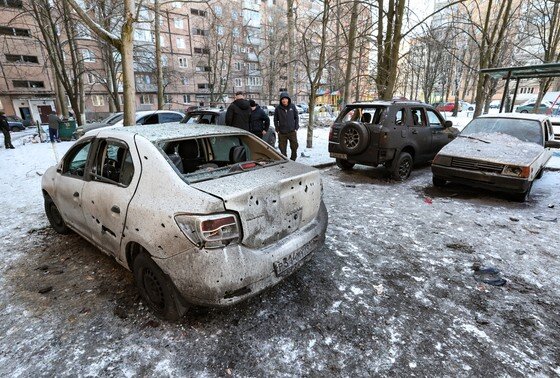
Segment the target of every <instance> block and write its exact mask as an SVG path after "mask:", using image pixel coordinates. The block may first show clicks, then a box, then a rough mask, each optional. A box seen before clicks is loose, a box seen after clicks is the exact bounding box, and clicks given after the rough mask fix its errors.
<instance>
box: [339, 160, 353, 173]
mask: <svg viewBox="0 0 560 378" xmlns="http://www.w3.org/2000/svg"><path fill="white" fill-rule="evenodd" d="M336 165H337V166H338V168H340V169H342V170H343V171H348V170H350V169H352V168H353V167H354V163H350V162H349V161H348V160H344V159H336Z"/></svg>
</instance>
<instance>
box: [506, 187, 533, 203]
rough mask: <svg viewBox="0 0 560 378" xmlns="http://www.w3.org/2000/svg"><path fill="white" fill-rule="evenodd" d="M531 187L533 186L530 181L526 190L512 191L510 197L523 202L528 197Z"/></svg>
mask: <svg viewBox="0 0 560 378" xmlns="http://www.w3.org/2000/svg"><path fill="white" fill-rule="evenodd" d="M532 188H533V183H532V182H531V184H530V185H529V188H528V189H527V190H526V191H524V192H523V193H513V194H512V195H511V198H512V199H513V200H514V201H515V202H525V201H526V200H527V198H528V197H529V194H530V193H531V189H532Z"/></svg>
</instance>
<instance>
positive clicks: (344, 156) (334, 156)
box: [331, 152, 348, 159]
mask: <svg viewBox="0 0 560 378" xmlns="http://www.w3.org/2000/svg"><path fill="white" fill-rule="evenodd" d="M331 157H333V158H336V159H348V155H346V154H337V153H334V152H331Z"/></svg>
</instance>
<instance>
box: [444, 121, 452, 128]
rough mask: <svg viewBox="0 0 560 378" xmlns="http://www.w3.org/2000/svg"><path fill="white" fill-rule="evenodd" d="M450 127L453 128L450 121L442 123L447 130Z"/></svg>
mask: <svg viewBox="0 0 560 378" xmlns="http://www.w3.org/2000/svg"><path fill="white" fill-rule="evenodd" d="M451 126H453V122H451V121H450V120H447V121H445V122H444V123H443V127H444V128H448V127H451Z"/></svg>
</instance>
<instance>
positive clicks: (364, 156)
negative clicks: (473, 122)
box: [329, 101, 459, 180]
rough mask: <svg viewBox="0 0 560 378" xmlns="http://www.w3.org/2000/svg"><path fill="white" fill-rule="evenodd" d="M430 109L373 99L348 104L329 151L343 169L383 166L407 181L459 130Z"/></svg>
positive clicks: (421, 105)
mask: <svg viewBox="0 0 560 378" xmlns="http://www.w3.org/2000/svg"><path fill="white" fill-rule="evenodd" d="M451 126H452V123H451V121H446V120H444V119H443V117H442V116H441V114H440V113H439V112H438V111H437V110H436V109H434V108H433V107H432V106H431V105H428V104H424V103H420V102H412V101H374V102H367V103H366V102H364V103H355V104H350V105H347V106H346V107H345V108H344V110H343V111H342V112H341V113H340V115H339V116H338V118H337V119H336V121H335V122H334V124H333V126H332V127H331V132H330V134H329V153H330V156H331V157H333V158H336V164H337V165H338V166H339V167H340V168H341V169H352V167H353V166H354V164H365V165H370V166H373V167H376V166H378V165H379V164H384V165H385V167H386V168H388V169H389V170H390V172H391V175H392V176H393V178H395V179H397V180H405V179H407V178H408V176H410V172H411V170H412V167H413V165H414V164H416V163H423V162H428V161H430V160H432V159H433V158H434V156H435V155H436V153H437V152H438V151H439V150H440V149H441V148H442V147H443V146H445V145H446V144H447V143H449V142H450V141H451V140H453V139H454V138H455V137H456V136H457V135H458V134H459V131H458V130H457V129H455V128H453V127H451Z"/></svg>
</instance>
